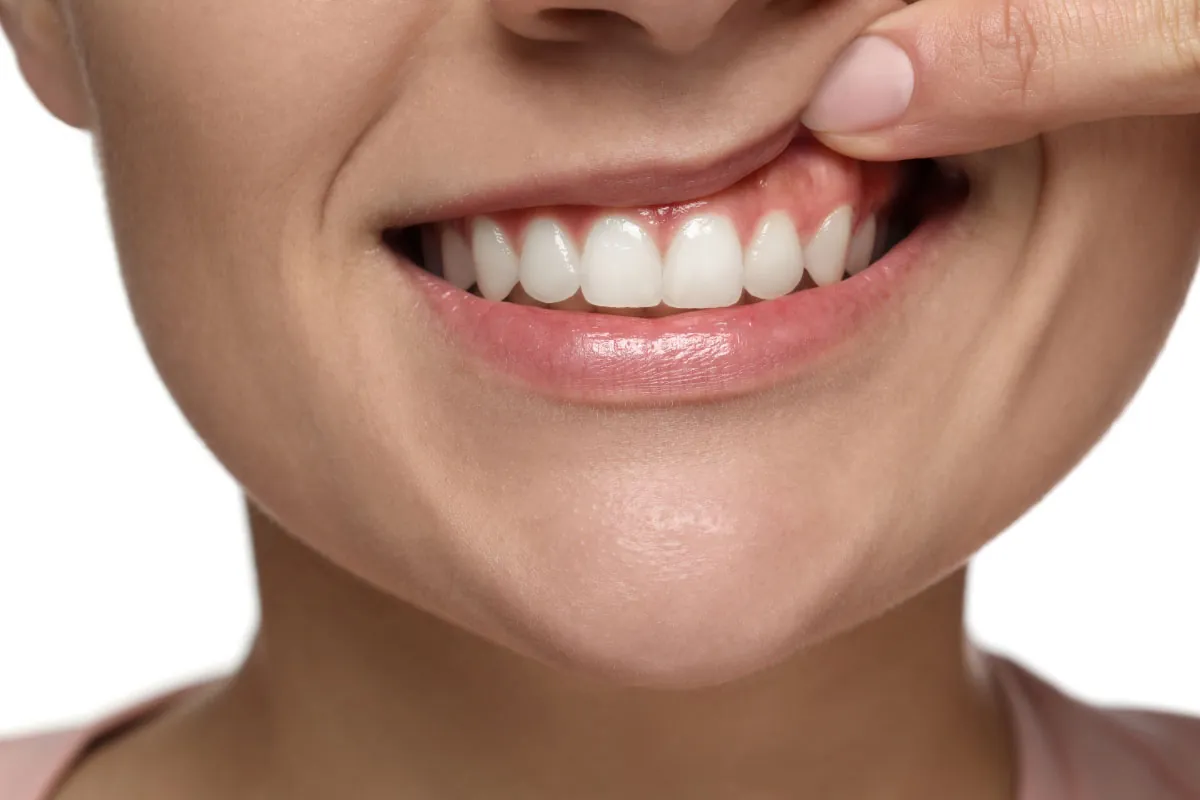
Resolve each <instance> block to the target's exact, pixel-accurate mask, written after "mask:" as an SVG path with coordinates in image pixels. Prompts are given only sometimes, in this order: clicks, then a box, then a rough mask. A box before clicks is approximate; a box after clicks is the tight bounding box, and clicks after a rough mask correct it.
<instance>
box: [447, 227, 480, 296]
mask: <svg viewBox="0 0 1200 800" xmlns="http://www.w3.org/2000/svg"><path fill="white" fill-rule="evenodd" d="M442 276H443V277H445V279H446V280H448V281H450V283H452V284H454V285H455V286H457V287H458V288H460V289H470V288H471V284H473V283H475V259H474V258H472V256H471V248H470V247H469V246H468V245H467V240H466V239H464V238H463V235H462V234H461V233H459V232H458V231H456V230H454V228H451V227H450V226H449V225H443V226H442Z"/></svg>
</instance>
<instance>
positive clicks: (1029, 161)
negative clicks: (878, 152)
mask: <svg viewBox="0 0 1200 800" xmlns="http://www.w3.org/2000/svg"><path fill="white" fill-rule="evenodd" d="M603 4H604V3H603V2H599V3H598V5H603ZM73 5H74V6H75V8H74V11H73V15H72V17H73V20H74V24H75V26H76V28H77V30H76V40H77V41H78V42H79V47H80V50H81V63H83V64H84V68H85V69H86V70H87V71H88V74H89V86H90V87H91V91H92V93H93V100H94V103H95V108H96V113H97V129H96V133H97V137H98V147H99V150H100V153H101V160H102V163H103V165H104V169H105V174H106V180H107V185H108V190H109V195H110V200H111V208H112V214H113V221H114V226H115V231H116V236H117V242H118V248H119V251H120V255H121V260H122V265H123V269H124V274H125V278H126V283H127V286H128V288H129V292H130V296H131V299H132V302H133V306H134V310H135V312H136V315H137V319H138V322H139V324H140V326H141V329H142V331H143V333H144V335H145V337H146V340H147V343H148V346H149V348H150V351H151V354H152V355H153V357H154V359H155V361H156V363H157V365H158V368H159V369H160V371H161V373H162V375H163V377H164V379H165V381H166V383H167V385H168V386H169V388H170V389H171V391H172V393H173V394H174V396H175V397H176V399H177V400H178V402H179V404H180V406H181V407H182V409H183V410H184V412H185V413H186V415H187V416H188V418H189V419H190V421H191V422H192V424H193V425H194V426H195V427H196V429H197V431H198V432H199V433H200V435H201V436H202V437H203V438H204V439H205V441H206V442H207V443H208V444H209V445H210V446H211V447H212V449H213V451H214V452H215V453H216V454H217V456H218V457H219V458H220V459H221V460H222V461H223V462H224V463H225V464H226V465H227V466H228V468H229V469H230V470H231V471H232V473H233V474H234V476H235V477H236V478H237V479H238V480H239V481H241V482H242V484H243V485H244V486H245V487H246V489H247V492H248V493H249V494H250V495H251V496H252V498H253V499H254V500H255V501H256V502H257V503H258V504H260V505H261V506H262V507H263V508H264V509H265V510H267V511H268V512H269V513H270V514H271V515H272V516H274V517H275V518H276V519H278V520H279V521H280V522H281V523H282V524H283V525H284V526H285V527H286V528H287V529H288V530H289V531H290V532H291V533H292V534H294V535H295V536H296V537H298V538H299V539H301V540H303V541H304V542H306V543H307V544H309V545H310V546H311V547H312V548H314V549H315V550H317V551H319V552H321V553H322V554H324V555H326V556H328V557H329V558H330V559H332V560H333V561H335V562H336V563H338V564H340V565H341V566H343V567H345V568H346V569H348V570H349V571H351V572H353V573H355V574H357V575H359V576H361V577H362V578H364V579H366V580H368V581H370V582H371V583H373V584H375V585H377V586H379V587H381V588H383V589H384V590H386V591H387V592H390V593H391V594H393V595H395V596H396V597H398V598H400V599H402V600H405V601H408V602H411V603H413V604H415V605H417V606H419V607H421V608H424V609H426V610H428V611H430V612H431V613H434V614H436V615H438V616H441V617H443V618H445V619H447V620H450V621H451V622H454V623H456V624H458V625H461V626H463V627H464V628H467V629H469V630H471V631H473V632H475V633H477V634H479V635H481V636H483V637H485V638H488V639H491V640H493V641H495V642H498V643H501V644H503V645H505V646H508V647H510V648H512V649H514V650H517V651H519V652H521V653H524V654H527V655H530V656H532V657H534V658H537V659H540V660H543V661H546V662H550V663H553V664H557V665H563V666H566V667H568V668H570V669H574V670H580V671H584V672H588V673H591V674H594V675H601V676H605V677H606V678H611V679H614V680H619V681H624V682H629V683H641V684H653V685H674V686H682V685H697V684H702V683H713V682H719V681H723V680H728V679H731V678H734V677H737V676H740V675H744V674H747V673H749V672H752V671H754V670H757V669H760V668H762V667H765V666H767V665H770V664H772V663H775V662H777V661H778V660H780V659H782V658H783V657H785V656H787V655H788V654H789V653H791V652H793V651H794V650H795V649H796V648H798V647H800V646H803V645H805V644H808V643H812V642H815V641H817V640H819V639H821V638H823V637H826V636H829V635H831V634H833V633H835V632H837V631H840V630H844V629H846V628H848V627H849V626H852V625H855V624H857V623H860V622H862V621H864V620H865V619H867V618H869V617H871V616H872V615H875V614H878V613H880V612H881V611H882V610H883V609H885V608H887V607H889V606H891V605H894V604H895V603H897V602H899V601H901V600H903V599H905V598H906V597H909V596H911V595H913V594H915V593H916V592H918V591H919V590H921V589H922V588H924V587H925V586H927V585H929V584H930V583H931V582H933V581H935V580H937V579H938V578H939V577H941V576H943V575H945V574H947V573H948V572H949V571H951V570H953V569H955V568H956V567H957V566H959V565H961V563H962V562H963V561H964V560H965V559H966V558H967V557H968V556H969V555H970V554H971V553H972V552H973V551H974V550H975V549H977V548H978V547H979V546H980V545H981V544H983V543H984V542H985V541H986V540H987V539H988V538H990V537H992V536H994V535H995V534H997V533H998V532H999V531H1000V530H1001V529H1003V528H1004V527H1005V526H1006V525H1007V524H1008V523H1009V522H1011V521H1012V520H1013V519H1015V518H1016V517H1017V516H1018V515H1020V514H1021V513H1022V512H1023V511H1024V510H1025V509H1026V508H1028V507H1029V506H1030V505H1031V504H1032V503H1033V502H1035V501H1036V500H1037V499H1038V498H1039V497H1040V496H1041V495H1042V494H1043V493H1044V492H1045V491H1047V490H1048V489H1049V488H1050V486H1051V485H1052V484H1053V483H1054V482H1055V481H1056V480H1058V479H1059V478H1060V477H1061V476H1062V475H1063V474H1064V473H1065V472H1066V471H1067V470H1068V469H1069V468H1070V467H1071V466H1072V465H1073V464H1074V463H1075V462H1076V461H1077V460H1078V459H1079V458H1080V457H1081V456H1082V455H1083V454H1084V452H1085V451H1086V450H1087V449H1088V448H1089V447H1090V446H1091V445H1092V443H1093V442H1094V441H1095V440H1096V439H1097V437H1098V436H1099V435H1100V434H1101V433H1102V431H1103V430H1104V429H1105V428H1106V427H1107V426H1108V425H1109V424H1110V422H1111V421H1112V420H1113V418H1114V417H1115V416H1116V415H1117V413H1118V412H1119V411H1120V409H1121V408H1122V406H1123V405H1124V404H1125V402H1126V401H1127V400H1128V399H1129V397H1130V396H1131V394H1132V393H1133V392H1134V390H1135V389H1136V387H1137V386H1138V384H1139V383H1140V381H1141V379H1142V377H1143V376H1144V374H1145V372H1146V370H1147V369H1148V367H1149V365H1150V364H1151V362H1152V360H1153V359H1154V357H1155V355H1156V353H1157V352H1158V350H1159V348H1160V346H1161V343H1162V341H1163V339H1164V337H1165V335H1166V333H1167V331H1168V328H1169V327H1170V325H1171V323H1172V321H1173V320H1174V318H1175V315H1176V314H1177V312H1178V310H1179V307H1180V305H1181V303H1182V300H1183V298H1184V295H1185V293H1186V290H1187V287H1188V284H1189V281H1190V280H1191V277H1192V274H1193V271H1194V269H1195V264H1196V260H1197V256H1198V238H1200V237H1198V225H1197V219H1200V180H1198V178H1200V151H1198V150H1197V148H1196V147H1195V142H1196V141H1197V136H1198V135H1200V125H1198V124H1197V121H1196V120H1195V119H1191V118H1188V119H1185V118H1177V119H1146V120H1136V121H1133V120H1125V121H1117V122H1110V123H1103V124H1095V125H1088V126H1081V127H1078V128H1073V129H1069V130H1065V131H1062V132H1060V133H1056V134H1053V135H1049V136H1046V137H1044V138H1042V139H1038V140H1034V141H1030V142H1026V143H1023V144H1020V145H1017V146H1013V147H1008V148H1004V149H1000V150H995V151H991V152H988V153H981V154H977V155H974V156H969V157H966V158H961V159H956V160H954V161H953V162H952V163H950V162H947V163H941V162H921V163H911V164H863V163H859V162H855V161H852V160H849V159H845V158H842V157H840V156H837V155H835V154H833V153H830V152H828V151H826V150H824V149H823V148H821V147H820V146H818V145H816V144H815V143H813V142H812V141H811V140H806V139H805V138H804V136H803V132H802V131H801V130H800V129H798V128H797V126H796V125H795V124H794V123H793V120H795V119H796V118H797V116H798V113H799V112H800V110H802V108H803V104H804V102H805V101H806V98H807V97H809V96H810V95H811V92H812V90H813V88H814V86H815V84H816V82H817V80H818V79H819V78H820V69H819V68H818V66H814V65H820V64H825V63H828V62H829V61H830V60H831V59H832V58H833V57H834V55H836V53H837V52H838V51H839V50H840V49H841V48H842V47H843V46H844V45H845V44H846V43H848V42H849V41H850V40H851V39H852V38H853V36H854V35H855V33H856V32H857V31H858V30H860V29H861V28H862V27H863V26H864V25H866V24H867V23H869V22H870V21H871V20H873V19H875V18H877V17H878V16H880V15H881V14H882V13H884V12H885V11H886V10H888V9H889V8H890V6H888V5H887V4H886V3H884V2H882V1H881V2H867V1H866V0H864V1H863V2H856V3H845V4H816V5H813V6H812V7H810V8H797V7H796V6H791V7H787V8H784V7H777V6H775V5H772V6H771V7H769V8H768V9H766V10H762V9H759V10H744V9H743V10H740V11H739V12H738V13H736V14H727V15H725V16H724V17H722V18H721V22H720V23H719V24H715V25H707V26H706V25H705V24H702V23H704V22H705V21H704V20H703V19H691V18H689V17H688V15H687V14H683V13H682V12H680V13H679V14H672V15H666V16H665V17H663V18H662V19H659V18H658V17H657V16H656V13H657V12H655V11H654V9H655V8H657V7H658V6H663V5H664V4H662V3H658V4H652V3H645V4H644V5H645V7H646V8H645V9H644V10H645V14H640V12H639V11H638V10H639V9H641V7H642V5H643V4H639V3H637V2H633V0H630V2H626V3H625V4H624V5H623V6H622V8H623V9H624V12H623V13H625V14H626V16H628V17H629V19H628V20H626V22H627V23H629V24H621V25H609V24H608V23H609V21H610V17H613V16H614V15H616V14H617V12H616V11H614V12H613V14H610V15H608V16H604V15H593V16H590V17H580V18H579V19H575V18H574V17H573V16H571V15H570V14H569V13H566V12H564V13H563V14H561V15H555V14H553V13H548V14H547V13H543V12H554V11H555V10H556V9H554V8H553V4H538V3H536V2H515V0H514V1H513V2H501V1H500V0H497V2H493V3H490V4H488V3H484V2H481V1H480V2H474V1H472V2H467V1H466V0H463V2H457V3H448V4H447V3H444V2H438V3H434V2H428V3H426V2H412V1H411V0H409V2H404V3H400V2H396V3H388V2H383V3H381V2H357V1H356V0H348V2H343V3H337V4H323V5H320V6H313V5H312V4H310V3H304V2H300V1H299V0H285V2H282V3H272V4H269V5H270V8H268V7H267V5H268V4H263V3H243V4H239V5H238V7H237V8H236V9H231V10H228V11H227V12H226V13H223V14H221V15H207V14H205V13H204V12H203V11H201V10H199V9H195V10H193V9H189V8H188V7H186V5H178V6H177V5H171V6H169V7H168V6H165V5H162V4H160V3H156V2H151V0H124V1H123V2H120V3H100V2H92V0H75V2H74V3H73ZM665 5H671V4H669V3H668V4H665ZM625 6H628V7H629V8H625ZM834 6H836V7H834ZM689 8H691V6H690V5H689ZM740 8H741V6H740V5H739V9H740ZM630 9H632V10H630ZM702 13H709V12H708V11H705V12H700V11H696V12H695V14H702ZM216 17H219V18H216ZM681 20H682V21H681ZM693 23H694V24H693ZM689 25H690V26H691V27H689ZM767 30H770V31H771V32H772V36H769V37H767V36H763V35H761V34H762V33H763V32H764V31H767ZM689 37H690V38H689ZM781 75H788V76H791V78H790V79H789V80H786V81H785V80H781V79H780V76H781Z"/></svg>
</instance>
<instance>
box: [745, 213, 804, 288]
mask: <svg viewBox="0 0 1200 800" xmlns="http://www.w3.org/2000/svg"><path fill="white" fill-rule="evenodd" d="M803 277H804V250H803V249H802V248H801V247H800V237H799V236H797V235H796V226H795V225H794V224H793V223H792V218H791V217H790V216H788V214H787V212H784V211H772V212H771V213H770V214H767V215H766V216H765V217H763V218H762V221H760V222H759V223H758V230H757V231H756V232H755V234H754V239H753V240H752V241H751V242H750V246H749V247H747V248H746V273H745V278H744V281H745V284H746V291H747V292H748V293H750V294H751V295H753V296H754V297H757V298H759V299H761V300H773V299H774V298H776V297H782V296H783V295H785V294H787V293H788V292H790V291H792V290H793V289H795V288H796V287H797V286H798V285H799V284H800V279H801V278H803Z"/></svg>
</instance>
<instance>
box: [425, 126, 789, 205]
mask: <svg viewBox="0 0 1200 800" xmlns="http://www.w3.org/2000/svg"><path fill="white" fill-rule="evenodd" d="M805 135H807V129H805V128H803V126H801V124H800V122H799V121H798V120H791V121H789V122H788V123H787V124H786V125H783V126H781V127H779V128H777V129H776V130H774V131H773V132H771V133H769V134H767V135H766V136H763V137H761V138H759V139H757V140H756V141H754V142H752V143H750V144H748V145H743V146H741V147H738V148H737V149H735V150H731V151H726V152H723V153H716V154H706V155H704V156H703V157H700V158H695V157H692V158H683V159H681V158H673V157H672V156H670V155H669V154H663V155H660V156H658V157H652V158H650V159H646V160H642V161H640V162H637V163H636V164H632V165H631V164H628V163H626V164H623V165H621V166H620V167H615V168H608V169H606V168H604V167H603V166H599V167H597V168H595V169H590V170H587V171H585V172H579V171H569V172H550V173H541V174H539V175H538V176H537V178H536V180H531V181H529V182H524V183H519V184H514V185H509V186H505V187H500V188H499V189H494V190H488V191H485V192H479V193H475V194H471V195H466V196H464V197H462V198H460V199H458V200H455V201H454V202H452V203H446V204H439V206H438V208H437V218H436V219H432V218H430V219H419V220H411V221H407V222H405V223H404V224H405V225H412V224H416V223H418V222H434V221H443V220H449V219H458V218H461V217H467V216H474V215H481V214H487V213H493V212H498V211H508V210H512V209H520V208H532V207H536V206H554V205H586V206H603V207H611V208H628V207H635V206H656V205H668V204H672V203H682V202H686V201H689V200H695V199H698V198H701V197H705V196H707V195H711V194H715V193H716V192H719V191H721V190H722V189H726V188H728V187H730V186H732V185H733V184H735V183H737V182H738V181H740V180H742V179H743V178H745V177H746V176H747V175H751V174H753V173H754V172H756V171H757V170H759V169H761V168H762V167H764V166H766V165H767V164H769V163H770V162H772V161H774V160H775V159H776V158H778V157H779V155H780V154H781V153H782V152H783V151H784V150H785V149H787V147H788V145H790V144H791V143H792V142H793V141H795V140H796V139H797V138H798V137H799V136H805Z"/></svg>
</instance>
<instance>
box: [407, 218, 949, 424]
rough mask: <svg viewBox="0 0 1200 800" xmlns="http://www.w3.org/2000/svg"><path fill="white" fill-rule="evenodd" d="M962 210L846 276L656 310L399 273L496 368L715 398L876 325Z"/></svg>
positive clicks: (777, 377) (576, 395)
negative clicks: (726, 301)
mask: <svg viewBox="0 0 1200 800" xmlns="http://www.w3.org/2000/svg"><path fill="white" fill-rule="evenodd" d="M956 217H957V215H956V214H954V213H953V210H950V211H947V212H943V213H940V214H938V215H936V216H934V217H931V218H929V219H926V220H925V222H923V223H922V224H921V226H920V227H919V228H918V229H917V230H916V231H915V232H913V233H912V234H911V235H910V236H909V237H908V238H907V239H905V240H904V241H903V242H901V243H900V244H899V245H897V246H896V247H894V248H892V250H891V251H889V252H888V253H887V254H886V255H885V256H884V257H883V258H881V259H880V260H879V261H877V262H876V263H874V264H872V265H871V266H870V267H868V268H867V269H866V270H864V271H863V272H860V273H859V274H858V275H855V276H853V277H850V278H847V279H845V280H843V281H841V282H839V283H836V284H832V285H830V286H826V287H819V288H812V289H806V290H803V291H800V292H795V293H793V294H790V295H786V296H784V297H781V298H779V299H776V300H772V301H769V302H763V303H755V304H753V305H745V306H733V307H731V308H721V309H712V310H703V311H694V312H688V313H686V314H680V315H676V316H669V317H661V318H656V319H648V318H641V317H624V316H617V315H609V314H597V313H584V312H573V311H560V310H552V309H544V308H538V307H535V306H524V305H519V304H516V303H496V302H492V301H489V300H484V299H482V298H479V297H476V296H475V295H472V294H469V293H467V292H465V291H463V290H461V289H458V288H457V287H455V286H452V285H450V284H449V283H447V282H446V281H444V280H442V279H441V278H438V277H437V276H435V275H432V274H430V273H428V272H426V271H424V270H422V269H420V268H419V267H417V266H416V265H415V264H412V263H411V262H408V261H405V260H403V259H401V264H402V266H403V267H405V268H404V269H402V270H401V274H402V275H403V276H404V277H405V279H406V280H408V281H410V282H411V285H412V286H413V287H414V288H415V289H416V290H417V291H418V292H419V293H420V294H421V295H422V296H423V297H424V298H425V299H426V300H427V301H428V304H429V307H430V308H431V309H432V311H433V312H434V316H435V317H436V319H437V322H438V323H440V325H441V326H442V328H443V329H444V330H445V331H446V332H447V333H448V334H449V339H450V340H451V341H452V342H453V343H454V344H455V345H456V346H459V347H461V348H464V349H465V350H466V351H467V352H468V354H469V355H470V356H473V357H474V358H475V359H476V360H477V361H478V363H480V364H481V366H482V367H483V368H484V369H486V370H488V371H490V372H491V373H492V374H493V375H494V376H505V377H508V378H513V379H516V380H517V381H519V382H521V383H523V384H525V385H526V386H527V387H528V388H530V389H532V390H534V391H537V392H540V393H543V394H547V395H550V396H552V397H554V398H556V399H559V400H567V401H574V402H583V403H594V404H603V403H612V402H619V403H636V404H646V405H654V404H658V403H666V402H670V403H677V402H681V401H702V400H712V399H717V398H722V397H730V396H735V395H739V394H745V393H748V392H752V391H759V390H762V389H764V388H766V387H768V386H770V385H772V384H774V383H777V382H779V381H781V380H786V379H788V378H795V377H797V376H799V375H800V374H801V373H802V372H803V371H804V368H805V367H806V366H807V365H811V364H812V363H813V362H815V361H816V360H818V359H819V358H820V357H821V356H822V355H823V354H825V353H827V352H828V351H830V350H831V349H833V348H834V347H837V346H839V345H842V344H845V343H847V342H849V341H850V340H852V339H853V338H854V337H855V335H856V334H857V333H858V332H860V331H864V330H866V329H868V328H869V327H870V326H868V325H867V324H866V323H867V322H868V321H869V320H870V319H871V318H872V317H875V316H877V315H878V314H879V312H880V311H881V310H882V309H884V308H885V307H886V306H887V305H888V303H889V301H890V300H893V299H894V298H896V296H897V295H898V293H899V292H900V291H901V289H902V287H903V285H904V283H905V281H906V279H907V278H908V277H909V276H911V275H912V274H914V273H916V272H919V270H918V269H917V267H919V265H920V264H922V263H924V262H925V261H926V259H925V257H924V256H925V254H926V253H927V251H928V250H929V249H930V245H931V243H934V242H936V240H937V239H938V238H939V235H940V234H941V232H943V231H944V230H945V229H946V228H947V227H949V226H950V225H951V224H952V223H953V220H954V219H955V218H956ZM389 256H390V252H389Z"/></svg>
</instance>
